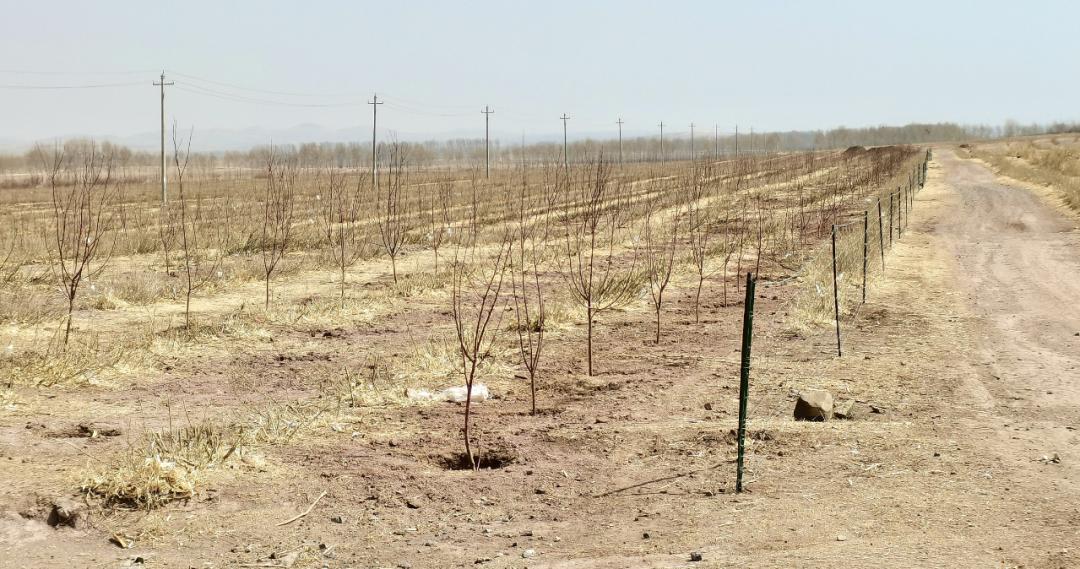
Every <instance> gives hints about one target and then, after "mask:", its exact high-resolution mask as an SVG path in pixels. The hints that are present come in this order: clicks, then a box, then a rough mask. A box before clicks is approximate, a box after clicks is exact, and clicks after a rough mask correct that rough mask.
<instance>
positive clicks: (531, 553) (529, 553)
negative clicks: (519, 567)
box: [521, 549, 536, 559]
mask: <svg viewBox="0 0 1080 569" xmlns="http://www.w3.org/2000/svg"><path fill="white" fill-rule="evenodd" d="M533 557H536V550H535V549H526V550H525V551H522V552H521V558H522V559H532V558H533Z"/></svg>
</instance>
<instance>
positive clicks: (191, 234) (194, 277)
mask: <svg viewBox="0 0 1080 569" xmlns="http://www.w3.org/2000/svg"><path fill="white" fill-rule="evenodd" d="M181 145H182V143H181V141H180V140H179V139H178V138H177V133H176V125H173V166H174V168H175V170H176V187H177V197H178V201H179V203H178V204H177V206H176V207H177V211H178V212H179V228H180V229H179V232H180V246H181V247H182V248H183V252H184V257H183V264H184V265H183V269H184V327H185V328H189V329H190V328H191V296H192V295H193V294H194V293H195V292H196V291H198V290H199V289H201V288H203V287H204V286H206V284H207V283H209V282H210V281H211V280H213V278H214V277H215V275H217V273H218V269H220V268H221V263H222V261H223V260H224V258H225V252H226V251H227V250H228V248H229V247H228V239H229V230H228V224H214V223H207V222H206V219H205V218H204V217H203V204H202V196H196V198H195V200H194V201H193V200H192V199H191V196H189V195H188V192H187V191H186V189H185V185H184V175H185V174H186V173H187V168H188V160H189V159H190V157H191V135H190V134H189V135H188V139H187V143H186V145H184V148H183V149H181ZM225 199H228V198H227V197H226V198H225ZM224 205H225V209H226V210H228V203H226V204H224Z"/></svg>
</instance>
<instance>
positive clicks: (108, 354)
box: [0, 333, 149, 387]
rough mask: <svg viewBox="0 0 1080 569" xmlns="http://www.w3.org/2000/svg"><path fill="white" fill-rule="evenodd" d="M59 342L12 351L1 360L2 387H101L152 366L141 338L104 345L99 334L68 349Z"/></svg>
mask: <svg viewBox="0 0 1080 569" xmlns="http://www.w3.org/2000/svg"><path fill="white" fill-rule="evenodd" d="M59 338H60V336H55V337H54V338H53V340H52V341H50V342H49V344H48V345H47V346H46V347H45V349H44V350H27V351H15V350H12V351H11V353H10V354H6V356H5V357H3V358H0V385H6V386H8V387H11V386H13V385H30V386H37V387H51V386H55V385H100V384H106V383H108V382H110V381H112V380H114V379H116V378H118V377H121V376H124V375H128V374H130V373H133V372H134V371H137V370H139V369H145V367H146V366H148V365H149V362H148V361H147V354H146V352H145V351H144V350H143V348H144V346H142V345H141V344H142V343H141V342H140V341H139V339H138V338H132V339H129V340H118V341H115V342H113V343H111V344H109V345H104V344H102V342H101V341H100V339H99V336H98V335H97V334H93V333H91V334H81V335H79V336H78V337H77V338H75V339H73V340H71V341H70V342H68V344H67V346H64V345H63V344H62V343H61V342H60V341H59V340H58V339H59Z"/></svg>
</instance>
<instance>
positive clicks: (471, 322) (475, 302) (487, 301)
mask: <svg viewBox="0 0 1080 569" xmlns="http://www.w3.org/2000/svg"><path fill="white" fill-rule="evenodd" d="M468 257H469V258H472V259H476V252H473V253H472V254H471V255H469V256H468ZM509 257H510V236H509V234H508V233H507V234H504V236H503V239H502V241H501V242H500V243H499V249H498V251H497V252H496V254H495V256H494V257H492V258H491V259H489V260H488V262H486V263H482V264H481V266H479V267H477V268H476V269H475V272H474V270H473V269H472V268H471V267H469V266H468V265H466V264H465V262H464V258H465V255H462V254H461V251H460V250H458V251H455V254H454V264H453V279H452V283H453V284H452V287H451V315H452V316H453V319H454V329H455V332H456V335H457V340H458V351H459V353H460V355H461V373H462V376H463V377H464V379H465V424H464V428H463V429H462V433H463V436H464V439H465V456H466V457H467V458H468V460H469V464H470V465H472V468H473V470H477V469H479V466H480V459H479V452H476V453H474V452H473V450H474V449H473V446H472V439H471V437H470V419H471V414H472V399H473V397H472V394H473V386H474V385H475V382H476V378H477V375H478V372H479V371H480V367H481V366H482V365H483V364H484V362H485V361H487V360H488V359H489V358H491V357H492V347H494V345H495V341H496V339H497V336H498V331H499V327H500V325H501V322H500V321H501V319H502V315H503V313H504V305H503V303H500V299H501V295H502V287H503V277H504V273H505V272H506V265H507V262H508V260H509ZM496 316H498V318H497V319H496V321H495V322H492V319H493V318H495V317H496Z"/></svg>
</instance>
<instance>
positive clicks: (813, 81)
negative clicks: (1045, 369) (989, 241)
mask: <svg viewBox="0 0 1080 569" xmlns="http://www.w3.org/2000/svg"><path fill="white" fill-rule="evenodd" d="M3 2H4V4H6V6H4V7H3V14H4V17H3V19H2V20H0V53H3V54H4V57H3V58H0V85H2V86H6V87H10V86H13V85H63V86H72V85H86V84H95V85H96V84H113V83H121V84H127V83H135V85H124V86H119V87H110V88H100V89H65V90H28V89H10V88H0V140H13V139H14V140H27V139H42V138H50V137H57V136H68V135H76V134H79V135H95V136H107V135H119V136H125V135H132V134H136V133H145V132H156V130H157V128H158V121H159V117H158V96H157V88H156V87H153V86H152V85H151V82H152V81H154V80H155V79H156V75H157V73H158V72H159V71H158V70H160V69H162V68H164V69H166V70H168V71H169V72H175V74H173V73H170V77H169V79H170V80H174V81H176V83H177V86H176V87H175V88H170V90H169V91H168V93H167V99H168V113H169V116H170V117H175V118H176V119H177V120H179V122H180V124H181V125H183V126H189V125H192V124H194V125H195V127H196V129H197V130H199V129H202V130H204V131H205V130H208V129H216V128H228V129H239V128H248V127H262V128H266V129H283V128H288V127H292V126H295V125H300V124H308V123H311V124H317V125H321V126H324V127H327V128H332V129H340V128H349V127H360V128H368V129H369V128H370V126H371V107H370V106H368V105H366V104H365V102H366V101H367V100H368V98H369V97H370V95H371V93H372V92H373V91H377V92H379V93H380V96H384V97H385V100H386V101H387V105H385V106H382V107H380V109H379V126H380V131H383V130H384V129H385V130H387V131H389V130H393V131H397V132H399V133H421V134H432V135H438V134H440V133H453V134H462V133H465V132H470V131H475V132H476V134H477V135H482V133H483V115H481V114H480V112H479V111H480V109H481V108H482V107H483V105H485V104H490V105H491V106H492V107H493V108H494V109H495V114H494V115H493V116H492V129H493V131H494V132H496V133H498V134H501V135H503V136H515V137H516V136H519V135H520V133H521V132H522V131H523V130H525V131H528V132H530V133H534V134H550V133H556V132H561V123H560V122H559V119H558V117H559V115H560V114H562V113H563V112H566V113H569V114H570V115H571V117H572V118H571V120H570V125H569V127H570V131H571V133H574V132H575V131H576V132H579V133H580V132H589V133H598V132H604V131H607V130H610V131H611V133H612V134H613V135H614V133H615V132H616V131H615V128H616V127H615V124H614V122H615V120H616V118H618V117H620V116H621V117H623V119H624V120H625V121H626V129H627V132H628V133H635V134H637V133H650V134H651V133H653V132H655V131H656V124H657V123H658V122H660V121H661V120H663V121H664V122H665V124H666V125H668V126H667V128H666V129H665V130H666V131H667V132H670V133H672V134H677V133H679V132H686V131H688V130H689V129H688V126H687V125H689V123H690V122H691V121H694V122H696V123H697V124H698V125H699V128H701V129H703V130H702V132H709V133H711V132H712V129H713V125H714V124H719V125H720V127H721V129H723V130H731V128H732V127H733V125H734V124H735V123H738V124H740V125H743V126H744V127H747V128H748V127H749V126H750V125H753V126H754V127H755V128H756V129H759V130H771V129H809V128H829V127H833V126H837V125H847V126H865V125H876V124H901V123H907V122H912V121H958V122H965V123H994V124H997V123H1000V122H1002V121H1004V120H1005V119H1008V118H1013V119H1017V120H1019V121H1022V122H1029V121H1040V122H1042V121H1051V120H1059V119H1062V120H1076V119H1080V107H1078V105H1080V73H1078V72H1077V70H1078V65H1080V63H1078V62H1080V33H1078V32H1077V23H1078V22H1080V3H1077V2H1066V1H1061V2H1019V1H1016V0H1011V1H1008V2H1005V1H980V2H960V1H953V2H948V1H941V0H939V1H934V2H921V1H911V2H903V3H896V2H877V1H870V0H863V1H852V2H838V1H837V2H825V1H822V2H794V1H792V2H780V1H771V2H770V1H753V2H750V1H746V0H743V1H740V2H720V1H699V2H678V1H665V2H660V1H656V0H652V1H641V2H637V1H607V2H586V1H576V2H559V1H552V0H547V1H544V2H513V1H505V2H461V1H458V2H448V1H430V2H428V1H424V2H420V1H405V2H394V1H385V0H384V1H381V2H344V1H342V2H320V1H315V0H309V1H304V2H300V1H291V2H285V1H276V0H263V1H260V2H240V1H237V2H226V1H220V0H219V1H205V2H204V1H201V0H183V1H174V2H167V3H166V2H148V1H146V0H131V1H109V0H100V1H94V2H82V1H70V2H58V1H51V2H50V1H46V2H24V1H21V0H3ZM20 71H21V72H35V73H16V72H20ZM181 74H184V75H181ZM211 81H215V82H218V83H212V82H211ZM225 84H228V85H225ZM237 87H246V88H250V89H254V90H250V91H249V90H243V89H238V88H237ZM208 90H209V91H208ZM271 91H274V92H280V94H275V93H270V92H271ZM211 92H212V93H211ZM293 93H299V94H311V95H315V96H295V95H293ZM223 96H224V97H225V98H222V97H223ZM270 102H283V103H291V104H293V105H296V104H308V105H311V104H314V105H321V104H335V105H340V106H333V107H311V106H286V105H277V104H269V103H270ZM442 115H451V116H442ZM170 120H171V119H170Z"/></svg>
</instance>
